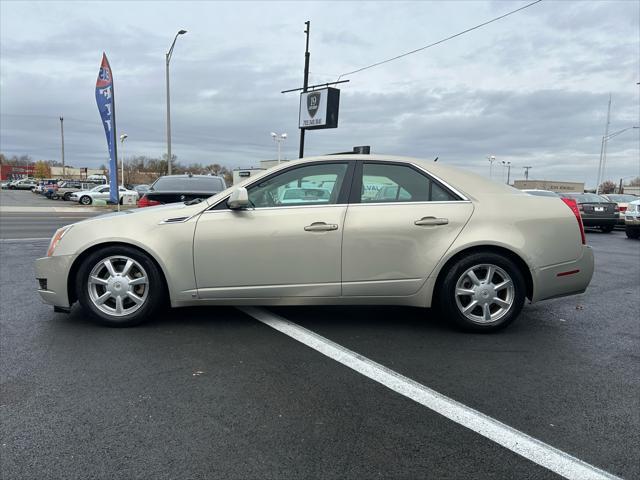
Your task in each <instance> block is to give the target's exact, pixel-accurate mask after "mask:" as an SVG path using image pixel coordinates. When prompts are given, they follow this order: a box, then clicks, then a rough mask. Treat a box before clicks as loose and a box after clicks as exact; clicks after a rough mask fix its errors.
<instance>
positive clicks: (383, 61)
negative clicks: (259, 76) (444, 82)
mask: <svg viewBox="0 0 640 480" xmlns="http://www.w3.org/2000/svg"><path fill="white" fill-rule="evenodd" d="M541 1H542V0H536V1H535V2H531V3H529V4H527V5H525V6H523V7H520V8H517V9H515V10H512V11H511V12H508V13H505V14H504V15H500V16H499V17H495V18H492V19H491V20H488V21H486V22H484V23H480V24H479V25H476V26H475V27H471V28H467V29H466V30H463V31H462V32H458V33H456V34H455V35H451V36H449V37H447V38H443V39H442V40H438V41H437V42H434V43H430V44H429V45H425V46H424V47H420V48H416V49H415V50H411V51H410V52H406V53H402V54H400V55H397V56H395V57H392V58H388V59H387V60H382V61H380V62H376V63H372V64H371V65H367V66H366V67H362V68H358V69H357V70H353V71H352V72H347V73H343V74H341V75H340V76H339V77H338V80H340V79H341V78H342V77H346V76H347V75H353V74H354V73H358V72H362V71H363V70H367V69H369V68H373V67H377V66H379V65H383V64H385V63H389V62H393V61H394V60H398V59H399V58H403V57H406V56H408V55H412V54H414V53H417V52H421V51H422V50H426V49H427V48H431V47H435V46H436V45H440V44H441V43H444V42H446V41H448V40H451V39H453V38H456V37H459V36H460V35H464V34H465V33H469V32H471V31H473V30H477V29H478V28H481V27H484V26H485V25H489V24H490V23H493V22H497V21H498V20H501V19H503V18H505V17H508V16H509V15H513V14H514V13H517V12H519V11H521V10H524V9H525V8H529V7H532V6H533V5H535V4H536V3H540V2H541Z"/></svg>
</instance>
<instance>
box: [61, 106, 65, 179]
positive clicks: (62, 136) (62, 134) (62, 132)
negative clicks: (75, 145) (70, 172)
mask: <svg viewBox="0 0 640 480" xmlns="http://www.w3.org/2000/svg"><path fill="white" fill-rule="evenodd" d="M63 122H64V118H63V117H60V137H61V139H62V178H64V177H65V176H66V172H65V168H64V123H63Z"/></svg>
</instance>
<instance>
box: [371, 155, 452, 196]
mask: <svg viewBox="0 0 640 480" xmlns="http://www.w3.org/2000/svg"><path fill="white" fill-rule="evenodd" d="M452 200H457V199H456V198H455V197H454V196H453V195H452V194H451V193H449V192H448V191H447V190H445V189H444V188H443V187H441V186H440V185H438V184H437V183H436V182H434V181H432V180H431V179H430V178H429V177H427V176H426V175H423V174H422V173H420V172H418V171H417V170H414V169H413V168H411V167H409V166H406V165H398V164H389V163H386V164H385V163H365V164H364V165H363V166H362V194H361V197H360V201H361V203H387V202H446V201H452Z"/></svg>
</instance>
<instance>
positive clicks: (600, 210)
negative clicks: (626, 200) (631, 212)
mask: <svg viewBox="0 0 640 480" xmlns="http://www.w3.org/2000/svg"><path fill="white" fill-rule="evenodd" d="M616 206H617V204H616V203H595V202H594V203H581V204H580V207H582V211H583V212H584V214H585V215H588V216H590V217H603V218H609V217H613V216H615V215H614V214H615V209H616Z"/></svg>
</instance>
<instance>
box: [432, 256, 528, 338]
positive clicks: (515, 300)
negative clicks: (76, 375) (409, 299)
mask: <svg viewBox="0 0 640 480" xmlns="http://www.w3.org/2000/svg"><path fill="white" fill-rule="evenodd" d="M480 265H493V266H496V267H498V268H499V269H502V270H503V271H504V272H505V273H506V274H507V275H508V276H509V277H511V278H510V279H511V281H512V284H513V292H512V293H511V295H512V297H511V298H512V301H511V304H510V306H509V307H508V308H507V310H506V312H504V313H502V314H501V316H500V317H499V318H497V319H496V320H495V321H490V322H488V323H479V322H476V321H473V320H471V319H469V318H467V317H466V316H465V315H464V314H463V313H462V311H461V309H460V307H458V302H457V301H456V286H457V283H458V281H459V279H461V278H462V277H463V275H464V273H465V272H466V271H468V270H469V269H471V268H473V267H475V266H480ZM525 297H526V282H525V279H524V276H523V273H522V272H521V271H520V268H519V267H518V266H517V265H516V264H515V263H514V262H513V261H512V260H511V259H510V258H508V257H506V256H503V255H499V254H496V253H492V252H478V253H473V254H470V255H468V256H466V257H463V258H461V259H460V260H458V261H457V262H456V263H454V264H453V265H452V266H451V267H450V268H449V269H448V272H447V273H446V274H445V276H444V278H443V279H442V282H441V283H440V285H439V286H438V289H437V293H436V302H435V306H436V307H437V309H438V310H439V312H440V313H441V314H443V315H445V317H446V319H447V320H450V321H452V322H453V323H454V324H455V325H457V326H458V327H460V328H462V329H463V330H466V331H472V332H494V331H496V330H500V329H502V328H505V327H506V326H508V325H509V324H511V323H512V322H513V321H514V320H515V319H516V318H517V317H518V315H519V314H520V312H521V310H522V307H523V306H524V301H525ZM469 299H470V300H473V298H472V297H469ZM469 303H471V302H469ZM478 308H481V307H478ZM489 308H491V307H489Z"/></svg>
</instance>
